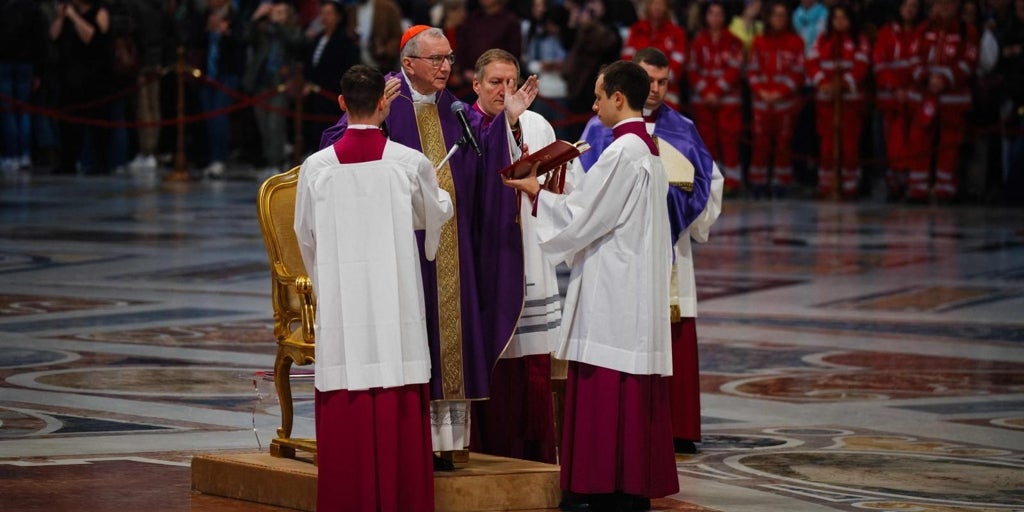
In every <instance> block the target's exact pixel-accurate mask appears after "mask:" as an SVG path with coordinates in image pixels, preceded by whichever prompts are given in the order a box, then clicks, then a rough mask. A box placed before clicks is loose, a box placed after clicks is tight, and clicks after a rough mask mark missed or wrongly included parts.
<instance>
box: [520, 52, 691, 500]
mask: <svg viewBox="0 0 1024 512" xmlns="http://www.w3.org/2000/svg"><path fill="white" fill-rule="evenodd" d="M649 89H650V79H649V78H648V76H647V73H646V72H645V71H644V69H643V68H641V67H640V66H638V65H637V64H634V63H632V62H625V61H618V62H615V63H612V64H611V65H609V66H608V67H606V68H605V69H603V70H602V71H601V73H600V74H599V75H598V77H597V82H596V84H595V86H594V94H595V96H596V97H597V99H596V101H595V102H594V106H593V109H594V111H595V112H596V113H597V117H598V119H600V120H601V123H602V124H604V125H605V126H607V127H608V128H610V129H611V130H612V133H613V138H614V140H613V141H612V142H611V143H610V144H608V146H607V147H606V148H605V149H604V151H603V152H602V154H601V156H600V158H599V159H598V160H597V162H595V163H594V164H593V166H592V167H591V168H590V170H589V172H587V174H585V175H584V174H577V175H576V179H575V181H574V182H573V183H572V185H573V189H572V191H571V192H569V193H568V194H566V195H562V194H555V193H551V192H547V191H543V192H542V191H541V186H540V183H539V182H538V180H537V178H536V176H535V175H532V176H528V177H526V178H523V179H521V180H509V181H507V184H508V185H509V186H512V187H514V188H516V189H518V190H521V191H523V192H525V193H527V194H529V195H530V196H531V197H532V198H534V201H535V202H536V206H537V213H536V215H537V237H538V239H539V241H540V247H541V250H543V251H544V253H545V254H546V255H547V257H548V259H550V260H551V261H552V262H553V263H554V262H560V261H565V262H566V263H567V264H568V265H569V268H570V270H571V276H570V278H569V290H568V292H567V294H566V298H565V306H564V316H565V321H564V322H563V324H562V335H561V343H560V346H559V349H558V352H557V353H556V356H557V357H559V358H561V359H567V360H568V361H569V375H568V380H567V383H566V405H565V418H564V423H563V428H562V437H561V440H562V445H561V457H560V462H561V465H562V482H561V486H562V490H563V493H564V494H563V500H562V504H561V507H562V509H563V510H575V511H593V510H620V511H640V510H648V509H649V508H650V498H653V497H661V496H667V495H669V494H673V493H676V492H678V491H679V481H678V479H677V478H676V466H675V456H674V454H673V451H672V421H671V417H670V414H669V402H668V400H669V384H668V379H667V378H666V377H668V376H670V375H671V374H672V358H671V355H670V351H671V335H670V327H669V304H668V281H669V272H670V270H671V260H672V247H671V244H670V241H669V221H668V217H667V216H666V215H665V211H666V209H667V208H668V207H667V205H666V199H665V198H666V197H667V196H668V179H667V177H666V174H665V169H664V168H663V167H662V165H661V160H660V159H659V158H658V149H657V147H656V146H655V142H654V141H653V140H652V139H651V136H650V135H649V134H648V133H647V130H646V128H645V126H644V122H643V118H642V117H641V109H642V108H643V106H644V100H645V98H646V97H647V93H648V90H649ZM535 169H536V168H535Z"/></svg>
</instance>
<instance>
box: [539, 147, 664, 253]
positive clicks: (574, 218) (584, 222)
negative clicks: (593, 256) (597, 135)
mask: <svg viewBox="0 0 1024 512" xmlns="http://www.w3.org/2000/svg"><path fill="white" fill-rule="evenodd" d="M634 165H635V163H633V162H626V161H623V152H622V151H621V150H617V149H611V150H606V151H605V152H604V154H602V155H601V158H600V159H599V160H598V161H597V162H596V163H595V164H594V166H593V167H591V168H590V171H588V172H587V173H586V175H584V176H574V177H576V178H579V179H577V180H575V182H574V183H573V186H574V188H573V191H572V192H571V193H569V194H567V195H566V194H553V193H550V192H543V191H542V192H541V193H540V194H539V195H538V196H537V200H538V201H539V202H540V204H539V205H538V207H537V220H538V222H537V225H538V226H537V236H538V237H539V239H540V246H541V249H542V250H543V251H544V253H545V254H546V255H547V257H548V259H549V260H550V261H551V262H552V263H554V264H557V263H559V262H562V261H564V262H566V263H567V264H568V265H569V266H572V262H573V259H574V258H575V257H576V254H577V253H579V251H581V250H583V249H584V248H586V247H587V246H588V245H590V244H591V243H592V242H594V241H595V240H597V239H598V238H601V237H602V236H604V235H606V234H607V233H609V232H611V231H612V229H614V228H615V226H616V225H618V223H619V219H620V217H621V216H622V215H623V213H624V212H625V211H626V210H627V203H628V202H629V198H630V196H632V195H633V194H634V193H635V192H634V189H636V188H637V187H640V186H643V183H642V182H641V176H643V177H644V178H645V179H646V178H647V175H646V174H645V173H641V172H636V171H637V170H636V169H630V168H632V167H633V166H634ZM620 166H621V167H623V168H621V169H620V168H619V167H620ZM630 170H632V171H633V172H630Z"/></svg>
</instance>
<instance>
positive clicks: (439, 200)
mask: <svg viewBox="0 0 1024 512" xmlns="http://www.w3.org/2000/svg"><path fill="white" fill-rule="evenodd" d="M398 85H399V84H398V81H397V80H394V81H392V82H391V83H389V84H388V85H387V87H385V81H384V77H383V75H381V73H380V72H379V71H377V70H376V69H374V68H370V67H367V66H363V65H357V66H353V67H351V68H350V69H349V70H348V71H346V72H345V74H344V76H343V77H342V80H341V96H339V98H338V103H339V105H340V106H341V108H342V110H344V111H345V112H346V113H347V115H348V116H349V123H350V124H349V127H348V128H349V129H348V130H347V131H346V132H345V135H344V136H343V137H342V138H341V139H339V140H338V141H337V142H335V143H334V144H332V145H331V146H330V147H328V148H325V149H322V150H320V151H318V152H317V153H315V154H313V155H311V156H310V157H309V158H307V159H306V161H305V162H303V164H302V168H301V169H300V170H299V182H298V186H297V189H296V197H295V226H294V228H295V235H296V239H297V241H298V244H299V249H300V251H301V252H302V260H303V263H305V265H306V268H307V269H308V270H309V272H310V278H311V280H312V282H313V290H314V291H315V292H316V296H317V311H316V326H315V329H316V363H315V364H316V390H315V410H316V438H317V460H318V466H319V468H318V469H319V474H318V478H317V510H320V511H325V512H326V511H337V512H431V511H433V510H434V481H433V470H434V468H433V466H434V465H433V460H432V459H433V458H432V456H431V453H430V452H431V449H430V446H431V429H430V416H429V403H430V402H429V398H430V391H429V386H428V381H429V380H430V351H429V349H428V347H427V324H426V314H425V309H424V297H423V288H422V287H421V285H420V279H421V278H420V253H419V250H418V249H417V244H416V230H421V231H422V234H423V235H422V240H423V247H422V248H423V256H424V257H425V258H427V259H428V260H430V259H433V258H434V255H435V253H436V252H437V249H438V243H439V239H440V234H441V226H442V225H443V224H444V223H445V222H446V221H447V220H448V219H450V218H451V216H452V213H453V211H452V202H451V199H450V197H449V195H448V193H447V192H445V191H443V190H440V188H439V187H438V184H437V177H436V174H435V172H436V171H435V169H434V166H433V165H432V164H431V163H430V161H429V160H427V158H426V157H424V156H423V154H421V153H420V152H418V151H415V150H412V149H409V148H407V147H405V146H402V145H401V144H398V143H395V142H393V141H389V140H387V139H386V138H385V137H384V134H382V133H381V131H380V128H379V126H380V123H381V122H382V121H383V120H384V118H385V117H387V115H388V110H389V108H390V105H391V102H392V100H393V99H394V98H395V97H396V96H397V93H398ZM385 91H386V92H385Z"/></svg>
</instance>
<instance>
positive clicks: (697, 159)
mask: <svg viewBox="0 0 1024 512" xmlns="http://www.w3.org/2000/svg"><path fill="white" fill-rule="evenodd" d="M653 117H654V118H655V121H654V136H655V137H658V138H659V139H662V140H664V141H665V142H667V143H669V144H671V145H672V147H674V148H676V149H677V150H679V152H680V153H682V154H683V156H685V157H686V158H687V160H689V161H690V163H692V164H693V167H694V172H693V192H686V191H685V190H682V189H680V188H679V187H669V188H668V216H669V222H670V225H671V228H672V245H675V244H676V241H677V240H679V234H680V233H682V232H683V230H684V229H686V227H687V226H689V225H690V224H691V223H692V222H693V221H694V220H695V219H696V218H697V217H698V216H700V214H701V212H703V211H704V208H705V207H706V206H707V204H708V197H710V195H711V173H712V169H713V166H714V160H713V159H712V158H711V154H710V153H708V148H707V146H705V145H704V140H703V139H701V138H700V134H698V133H697V127H696V126H694V124H693V121H690V120H689V119H687V118H686V117H684V116H683V115H682V114H680V113H679V112H676V111H675V110H672V109H670V108H668V107H667V106H665V105H662V106H660V107H658V109H657V110H655V111H654V112H653ZM630 124H633V123H630ZM636 124H641V125H642V123H636ZM645 133H646V128H645ZM581 138H582V139H583V140H585V141H587V143H588V144H590V151H587V152H586V153H583V154H582V155H580V163H581V164H582V165H583V169H584V171H587V170H589V169H590V167H591V166H593V165H594V162H597V158H598V157H599V156H601V153H602V152H604V148H606V147H608V145H609V144H611V143H612V140H614V136H613V134H612V131H611V130H610V129H609V128H607V127H605V126H604V125H603V124H601V121H600V120H599V119H598V118H597V116H594V117H593V118H592V119H591V120H590V121H589V122H587V126H586V128H584V129H583V136H582V137H581Z"/></svg>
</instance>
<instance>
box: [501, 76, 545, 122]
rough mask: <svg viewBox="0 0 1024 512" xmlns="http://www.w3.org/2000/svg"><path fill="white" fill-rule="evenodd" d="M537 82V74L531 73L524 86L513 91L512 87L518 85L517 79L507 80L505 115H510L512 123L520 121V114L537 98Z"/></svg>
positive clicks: (509, 120) (509, 118) (509, 119)
mask: <svg viewBox="0 0 1024 512" xmlns="http://www.w3.org/2000/svg"><path fill="white" fill-rule="evenodd" d="M537 84H538V82H537V75H530V77H529V78H527V79H526V81H525V82H523V86H522V87H520V88H519V90H518V91H515V93H513V92H512V89H513V88H514V87H515V86H516V83H515V80H509V81H508V82H505V115H506V116H507V117H508V122H509V124H510V125H511V124H516V123H517V122H518V121H519V116H520V115H522V113H523V112H525V111H526V109H528V108H530V105H531V104H532V103H533V100H534V99H535V98H537V90H538V85H537Z"/></svg>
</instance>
